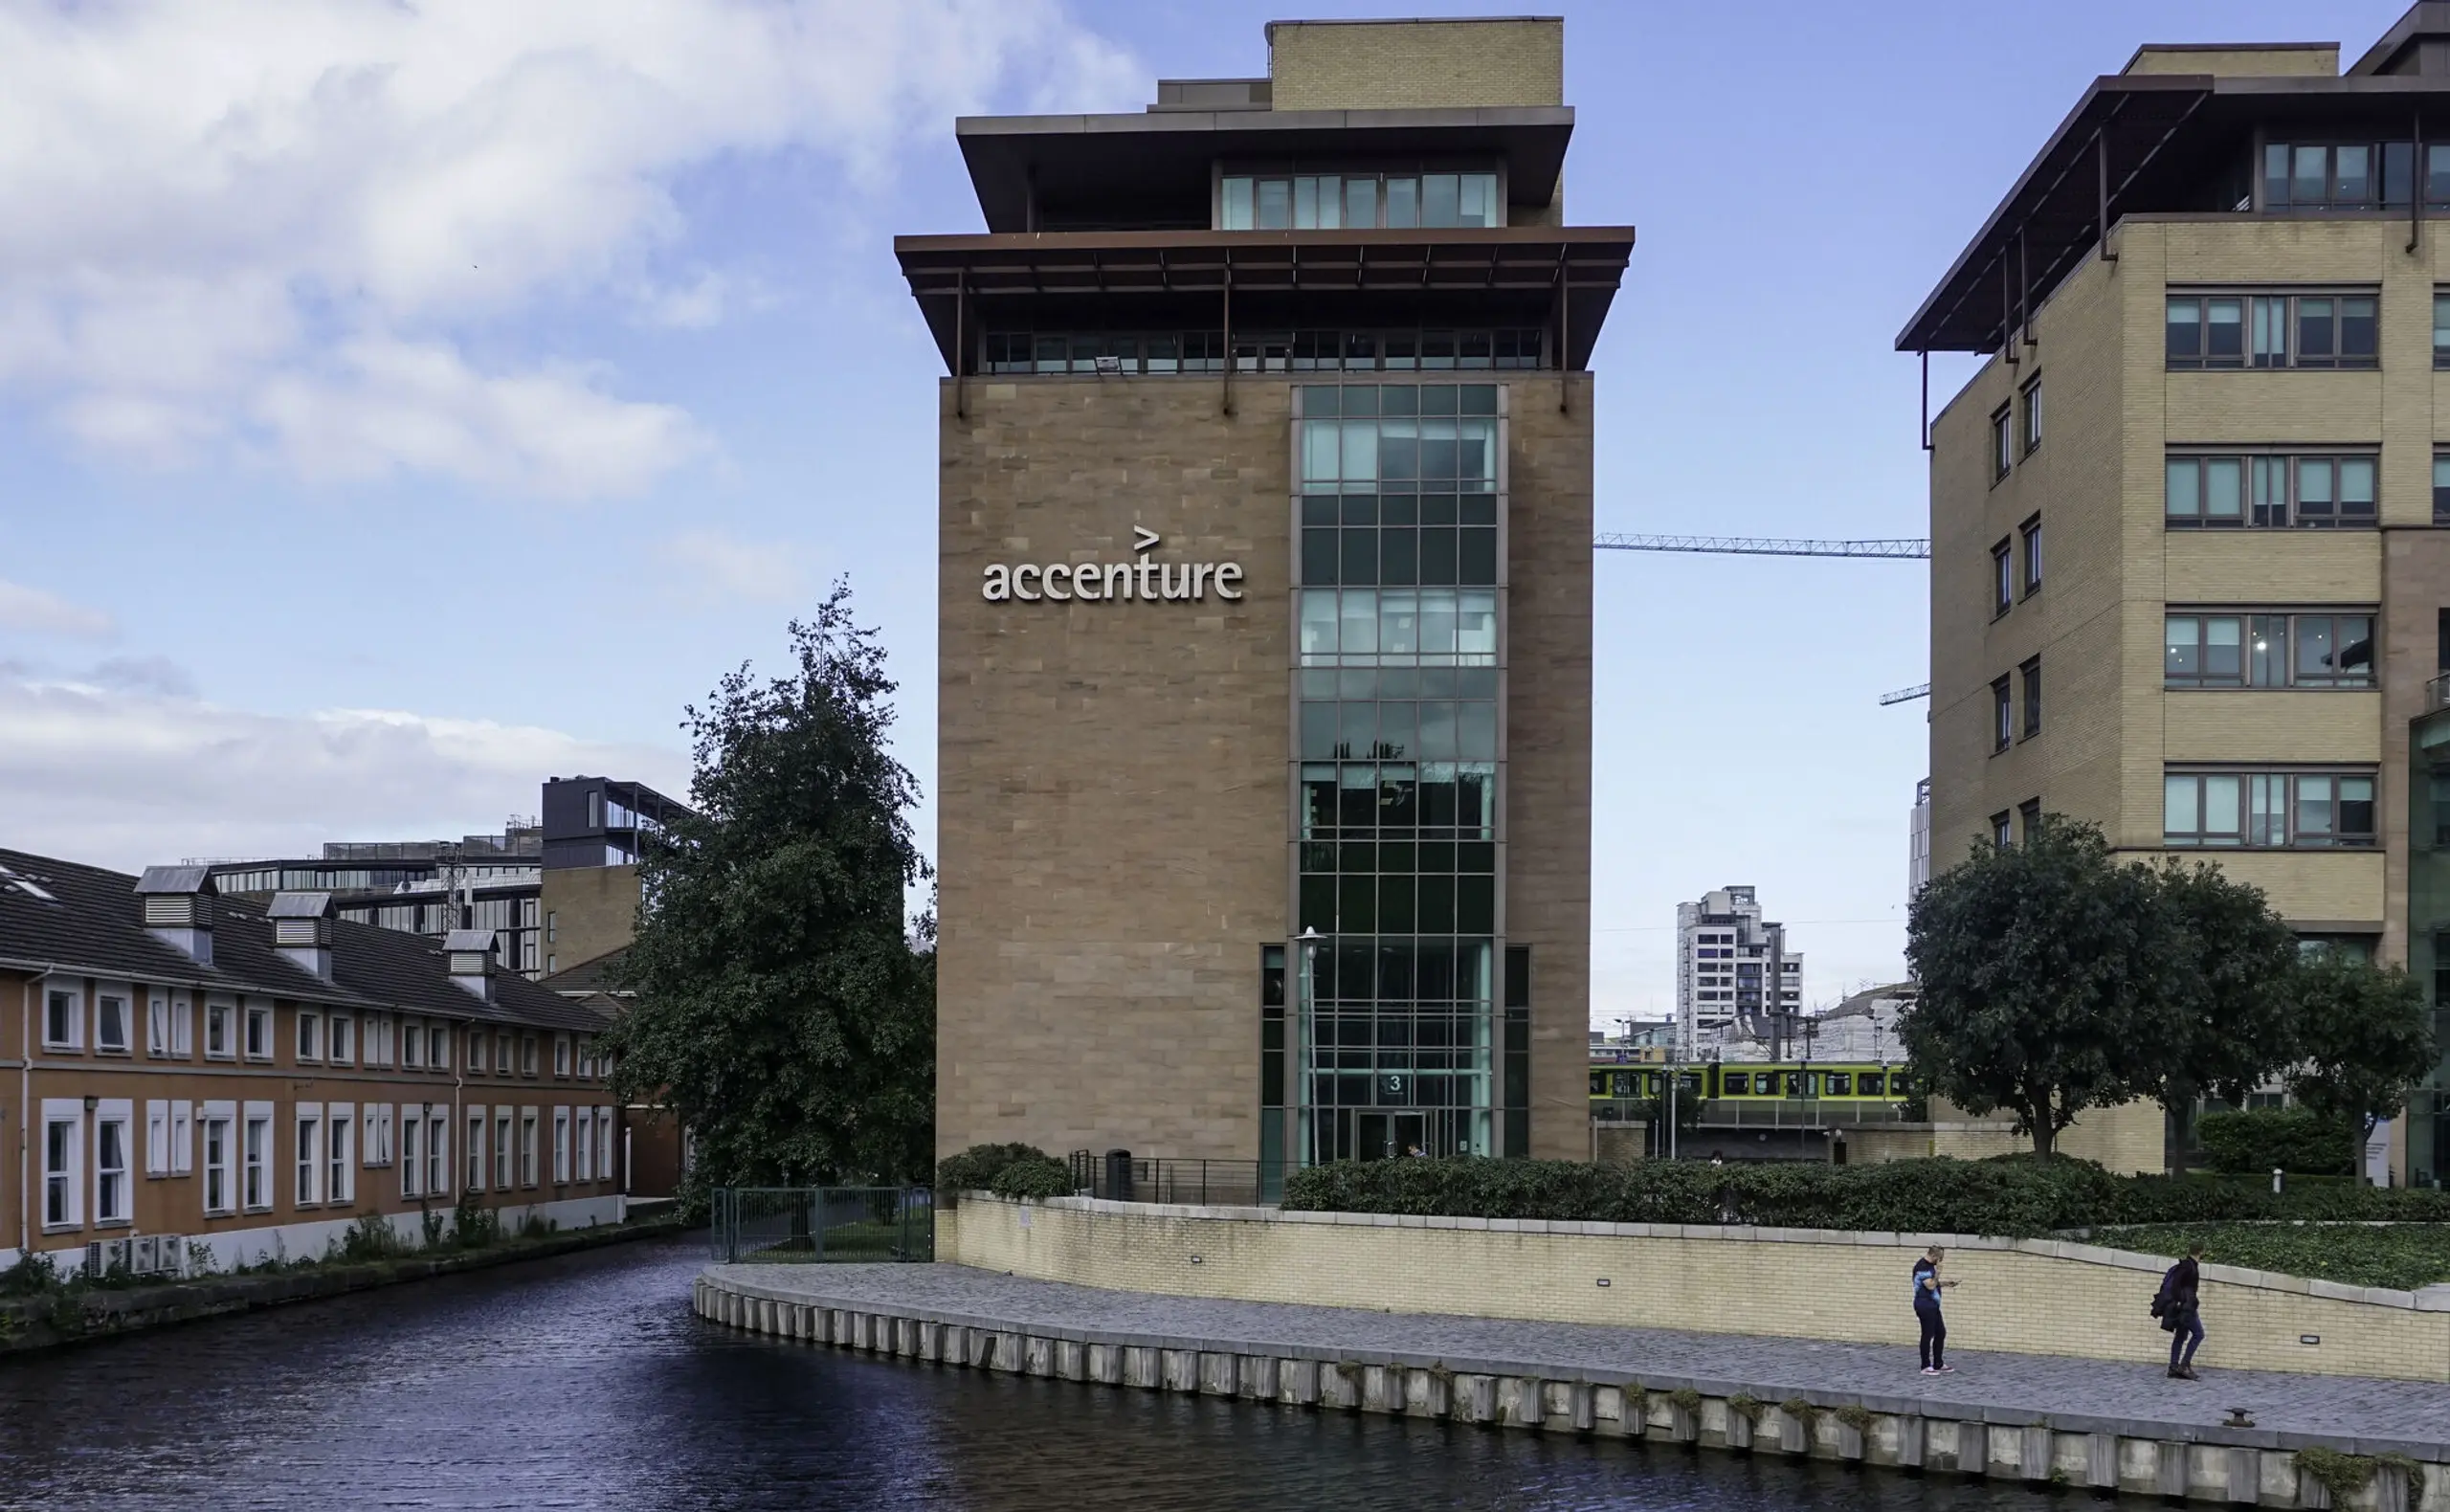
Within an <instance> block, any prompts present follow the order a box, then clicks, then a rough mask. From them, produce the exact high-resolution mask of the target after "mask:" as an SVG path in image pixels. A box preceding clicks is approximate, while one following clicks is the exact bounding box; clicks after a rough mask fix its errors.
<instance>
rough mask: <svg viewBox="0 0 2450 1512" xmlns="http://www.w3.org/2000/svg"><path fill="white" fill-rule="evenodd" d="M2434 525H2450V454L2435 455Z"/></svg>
mask: <svg viewBox="0 0 2450 1512" xmlns="http://www.w3.org/2000/svg"><path fill="white" fill-rule="evenodd" d="M2433 523H2435V524H2437V525H2450V454H2442V453H2436V454H2435V455H2434V458H2433Z"/></svg>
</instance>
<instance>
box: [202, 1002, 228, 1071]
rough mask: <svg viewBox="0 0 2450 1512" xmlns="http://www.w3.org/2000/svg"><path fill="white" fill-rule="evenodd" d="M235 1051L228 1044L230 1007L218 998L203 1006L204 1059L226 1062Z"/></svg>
mask: <svg viewBox="0 0 2450 1512" xmlns="http://www.w3.org/2000/svg"><path fill="white" fill-rule="evenodd" d="M234 1054H236V1051H235V1050H234V1047H233V1046H232V1045H231V1043H230V1005H229V1004H228V1003H226V1002H223V1001H222V1000H221V999H219V998H207V999H205V1004H204V1058H205V1059H207V1060H227V1059H229V1058H230V1057H231V1056H233V1055H234Z"/></svg>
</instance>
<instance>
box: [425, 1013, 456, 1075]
mask: <svg viewBox="0 0 2450 1512" xmlns="http://www.w3.org/2000/svg"><path fill="white" fill-rule="evenodd" d="M456 1033H457V1031H455V1030H453V1029H452V1028H451V1026H450V1025H448V1024H429V1025H427V1026H426V1035H425V1048H426V1058H427V1059H428V1060H430V1061H432V1062H433V1067H434V1070H436V1071H448V1070H450V1069H451V1040H452V1036H453V1035H454V1034H456Z"/></svg>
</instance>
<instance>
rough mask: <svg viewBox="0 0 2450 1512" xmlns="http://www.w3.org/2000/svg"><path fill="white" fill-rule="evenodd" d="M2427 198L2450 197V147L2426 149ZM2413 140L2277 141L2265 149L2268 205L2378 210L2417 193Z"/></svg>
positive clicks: (2287, 210)
mask: <svg viewBox="0 0 2450 1512" xmlns="http://www.w3.org/2000/svg"><path fill="white" fill-rule="evenodd" d="M2426 159H2427V162H2426V173H2425V190H2424V193H2425V199H2426V200H2427V202H2429V203H2434V204H2439V203H2440V202H2441V201H2442V200H2443V199H2444V198H2445V197H2450V149H2445V148H2443V147H2440V146H2435V145H2428V147H2427V149H2426ZM2415 168H2416V144H2414V143H2412V142H2351V143H2310V142H2273V143H2267V144H2265V145H2264V146H2263V149H2262V204H2263V209H2264V210H2265V211H2271V212H2274V213H2279V214H2304V213H2307V212H2314V213H2320V212H2322V211H2339V210H2374V209H2379V208H2384V207H2388V206H2394V205H2406V204H2407V203H2409V201H2410V199H2411V198H2412V197H2413V194H2414V190H2415V185H2414V180H2415V178H2416V173H2415Z"/></svg>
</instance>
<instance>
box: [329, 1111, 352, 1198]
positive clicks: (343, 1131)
mask: <svg viewBox="0 0 2450 1512" xmlns="http://www.w3.org/2000/svg"><path fill="white" fill-rule="evenodd" d="M355 1112H356V1110H355V1109H353V1108H351V1107H350V1106H349V1105H348V1104H347V1103H345V1102H335V1103H333V1104H332V1105H331V1106H330V1107H328V1108H326V1109H324V1120H323V1123H324V1129H323V1141H324V1142H323V1167H324V1180H325V1182H326V1183H327V1185H326V1186H325V1187H324V1188H323V1195H324V1196H325V1197H326V1198H327V1199H328V1200H329V1201H331V1202H332V1203H333V1204H334V1205H335V1206H345V1205H346V1204H348V1203H351V1202H354V1201H356V1200H357V1167H356V1166H355V1164H354V1163H352V1162H351V1161H350V1159H349V1139H350V1136H351V1135H353V1134H354V1133H355V1132H356V1129H357V1121H356V1119H355V1117H354V1116H353V1115H354V1114H355Z"/></svg>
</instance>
